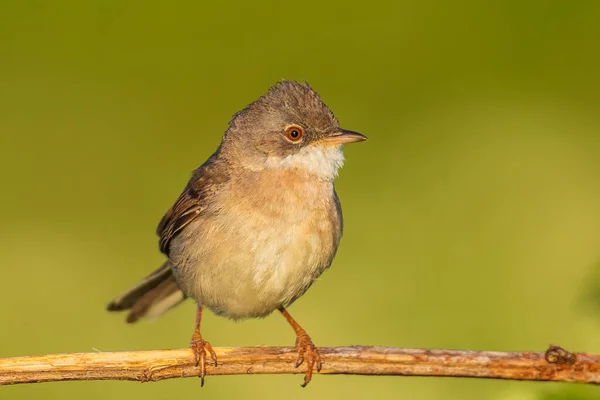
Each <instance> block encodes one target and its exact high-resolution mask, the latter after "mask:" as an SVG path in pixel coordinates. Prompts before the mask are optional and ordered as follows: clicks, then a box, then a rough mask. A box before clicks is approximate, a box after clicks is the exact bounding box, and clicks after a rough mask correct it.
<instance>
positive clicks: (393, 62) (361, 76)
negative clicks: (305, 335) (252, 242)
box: [0, 0, 600, 400]
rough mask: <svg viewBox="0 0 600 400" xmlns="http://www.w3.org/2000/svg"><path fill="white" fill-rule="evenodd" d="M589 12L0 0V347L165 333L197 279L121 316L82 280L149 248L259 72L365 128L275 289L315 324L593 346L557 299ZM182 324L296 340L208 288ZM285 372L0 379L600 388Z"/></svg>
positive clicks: (588, 228)
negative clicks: (339, 229) (315, 248)
mask: <svg viewBox="0 0 600 400" xmlns="http://www.w3.org/2000/svg"><path fill="white" fill-rule="evenodd" d="M599 18H600V3H599V2H597V1H589V0H588V1H577V2H565V1H541V0H539V1H504V2H476V1H470V2H469V1H456V2H446V1H442V0H438V1H429V2H419V1H405V2H393V1H371V2H367V3H364V2H362V3H361V2H345V3H338V4H336V3H327V2H323V1H318V2H317V1H311V0H308V1H303V2H301V3H293V2H288V3H283V2H275V1H254V2H238V3H224V2H221V3H219V2H208V3H205V2H192V1H188V2H171V3H169V2H156V1H148V2H127V1H125V2H121V1H112V0H95V1H94V0H92V1H87V2H77V1H12V2H10V1H5V2H2V3H0V182H1V183H2V184H1V188H2V189H1V191H2V192H1V193H2V196H1V197H0V220H1V221H2V224H1V225H0V252H1V254H2V290H1V291H0V302H1V304H3V308H2V312H1V313H0V326H1V327H2V329H0V356H18V355H28V354H44V353H55V352H75V351H94V350H99V351H109V350H133V349H140V350H141V349H155V348H176V347H184V346H186V345H187V343H188V342H189V338H190V335H191V332H192V329H193V321H194V310H193V309H194V306H193V304H191V303H189V304H185V305H184V306H182V307H180V308H178V309H177V310H174V311H173V312H172V313H170V314H169V315H167V316H165V317H164V318H162V319H160V320H158V321H156V322H154V323H147V322H145V323H140V324H137V325H134V326H127V325H125V324H124V323H123V318H122V316H120V315H114V314H108V313H106V312H105V311H104V305H105V304H106V302H107V301H108V300H109V299H111V298H112V297H113V296H114V295H116V294H118V293H119V292H121V291H122V290H124V289H125V288H127V287H128V286H129V285H131V284H133V283H135V282H136V281H137V280H138V279H139V278H140V277H142V276H144V275H145V274H147V273H148V272H149V271H150V270H152V269H153V268H155V267H157V266H158V265H159V264H160V263H161V260H162V257H161V256H160V254H159V252H158V250H157V241H156V238H155V237H154V228H155V226H156V224H157V222H158V220H159V219H160V218H161V216H162V214H163V213H164V212H165V211H166V210H167V208H168V207H169V206H170V205H171V204H172V202H173V201H174V200H175V198H176V196H177V195H178V194H179V192H180V190H181V189H182V188H183V186H184V184H185V183H186V181H187V179H188V176H189V172H190V171H191V170H192V169H194V168H195V167H196V166H197V165H199V164H200V163H201V162H202V161H204V159H205V158H206V157H207V156H208V155H210V154H211V153H212V151H213V150H214V149H215V148H216V146H217V144H218V143H219V140H220V137H221V135H222V132H223V131H224V130H225V128H226V124H227V121H228V120H229V119H230V117H231V115H232V114H233V113H234V112H236V111H237V110H239V109H241V108H242V107H244V106H245V105H246V104H247V103H249V102H251V101H253V100H254V99H256V98H257V97H258V96H259V95H261V94H263V93H264V92H265V91H266V89H267V88H268V86H269V85H271V84H273V83H274V82H276V81H278V80H280V79H281V78H288V79H301V80H302V79H305V80H307V81H309V82H310V83H311V84H312V86H313V87H314V88H315V89H316V90H317V91H319V92H320V94H321V95H322V97H323V98H324V99H325V101H326V102H327V103H328V105H329V106H330V107H331V108H332V109H333V110H334V112H335V113H336V115H337V116H338V118H339V119H340V121H341V122H342V124H343V125H344V127H346V128H348V129H353V130H357V131H359V132H363V133H365V134H366V135H367V136H369V138H370V140H369V141H368V142H366V143H363V144H360V145H356V146H351V147H350V148H348V149H347V151H346V158H347V162H346V166H345V168H344V170H342V173H341V177H340V178H339V180H338V183H337V187H338V193H339V195H340V198H341V200H342V203H343V206H344V214H345V220H346V229H345V237H344V239H343V241H342V244H341V247H340V250H339V252H338V256H337V258H336V260H335V262H334V265H333V268H332V269H331V270H330V271H328V272H326V273H325V274H324V275H323V277H322V278H321V279H320V282H318V283H317V284H316V285H314V286H313V287H312V288H311V290H310V291H309V292H308V293H307V295H305V296H304V297H303V298H302V299H300V300H299V301H298V302H297V303H296V304H295V305H294V306H293V307H292V309H291V312H292V314H293V315H294V317H295V318H296V319H297V320H298V321H300V323H301V324H302V325H303V326H304V327H305V328H306V329H307V330H308V332H309V333H310V334H311V335H312V337H313V338H314V340H315V343H316V344H317V345H322V346H332V345H347V344H373V345H387V346H397V347H428V348H463V349H486V350H507V351H508V350H532V351H533V350H537V351H543V350H545V348H546V346H547V345H548V344H550V343H555V344H560V345H562V346H564V347H565V348H567V349H569V350H572V351H588V352H596V353H598V352H600V312H599V313H598V314H597V315H590V313H584V312H581V311H580V308H579V307H578V306H577V305H576V304H577V301H575V300H576V299H578V298H580V294H581V292H582V290H583V288H584V287H585V285H586V281H588V282H589V280H590V279H597V278H593V277H594V275H593V274H592V269H593V268H592V267H593V266H594V265H595V264H596V263H597V262H598V261H599V260H600V113H599V112H598V109H599V106H600V74H598V71H600V68H599V67H600V65H599V64H600V63H599V56H598V51H597V46H598V39H599V34H600V25H599V24H598V23H597V21H598V19H599ZM590 274H592V275H590ZM203 330H204V331H203V333H204V335H205V337H206V338H207V339H208V340H210V341H211V342H212V344H213V345H214V346H229V345H267V344H268V345H290V344H292V343H293V340H294V338H293V332H292V331H291V329H289V327H288V326H287V324H286V323H285V321H284V320H283V319H282V318H281V317H279V316H276V315H274V316H272V317H269V318H266V319H264V320H258V321H256V320H253V321H247V322H243V323H234V322H231V321H228V320H225V319H222V318H217V317H214V316H213V315H210V314H209V315H208V316H207V317H206V320H205V322H204V324H203ZM300 383H301V377H300V376H248V377H245V376H244V377H208V379H207V385H206V386H205V387H204V388H202V389H200V383H199V380H196V379H182V380H172V381H168V382H162V383H158V384H149V385H139V384H135V383H130V382H70V383H56V384H42V385H21V386H14V387H5V388H1V389H0V398H1V399H31V398H45V399H80V398H82V397H85V398H86V399H87V400H93V399H106V398H111V397H112V398H119V399H121V398H144V399H148V400H150V399H166V398H169V399H170V398H177V397H181V398H183V397H188V398H189V397H190V396H191V397H196V396H201V397H206V398H208V397H214V396H218V397H221V398H240V397H242V396H243V398H245V399H248V400H252V399H261V400H267V399H279V398H281V397H282V395H284V396H285V397H286V399H290V400H291V399H300V398H306V397H307V396H310V397H311V398H313V399H317V398H328V399H330V398H344V399H362V398H365V397H372V398H406V399H464V400H467V399H481V398H486V399H537V398H543V397H540V396H546V397H545V398H546V399H550V398H552V399H559V398H562V399H575V398H584V399H587V398H592V397H594V396H593V393H595V398H597V397H598V394H599V393H598V391H597V390H596V391H594V390H595V388H586V389H581V392H574V391H571V389H570V386H565V385H554V384H535V383H526V382H496V381H476V380H462V379H431V378H401V377H356V376H328V377H319V376H316V377H315V378H314V379H313V382H312V383H311V384H310V385H309V387H308V388H306V389H304V390H301V389H300V387H299V385H300ZM588 393H592V394H589V396H588V397H585V396H586V395H587V394H588ZM549 394H551V396H554V397H548V395H549ZM576 396H579V397H576ZM582 396H583V397H582ZM590 396H591V397H590Z"/></svg>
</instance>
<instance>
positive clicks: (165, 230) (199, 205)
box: [156, 155, 228, 256]
mask: <svg viewBox="0 0 600 400" xmlns="http://www.w3.org/2000/svg"><path fill="white" fill-rule="evenodd" d="M227 178H228V177H227V175H226V174H225V173H224V169H223V168H220V166H219V165H218V161H217V159H216V155H213V156H212V157H211V158H209V159H208V160H207V161H206V162H205V163H204V164H202V166H200V168H198V169H197V170H195V171H194V173H193V175H192V178H191V179H190V181H189V182H188V184H187V186H186V187H185V189H184V190H183V192H182V193H181V195H179V198H178V199H177V201H176V202H175V204H174V205H173V207H171V208H170V209H169V211H167V213H166V214H165V216H164V217H163V218H162V219H161V221H160V223H159V224H158V227H157V228H156V234H157V235H158V236H159V247H160V251H161V252H163V253H164V254H166V255H167V256H168V255H169V245H170V243H171V240H173V238H174V237H176V236H177V235H178V234H179V233H180V232H181V231H182V230H183V229H184V228H185V227H186V226H187V225H189V223H190V222H192V221H193V220H194V219H195V218H196V217H197V216H198V215H200V214H202V213H203V212H205V211H206V209H207V206H208V204H209V203H210V201H211V198H212V197H213V196H214V193H215V192H216V191H217V190H218V189H219V187H220V186H221V185H222V184H223V183H225V182H226V181H227Z"/></svg>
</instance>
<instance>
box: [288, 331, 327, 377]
mask: <svg viewBox="0 0 600 400" xmlns="http://www.w3.org/2000/svg"><path fill="white" fill-rule="evenodd" d="M296 348H297V349H298V358H297V359H296V362H295V364H294V366H295V367H296V368H298V367H300V366H301V365H302V363H304V361H305V360H306V374H305V375H304V383H303V384H302V387H306V385H308V383H309V382H310V380H311V379H312V374H313V369H314V368H316V369H317V372H321V367H322V366H323V363H322V362H321V355H320V354H319V350H317V347H316V346H315V345H314V344H313V342H312V340H311V339H310V337H309V336H308V335H307V334H300V335H298V337H297V339H296Z"/></svg>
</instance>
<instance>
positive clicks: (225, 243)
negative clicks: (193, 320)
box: [171, 186, 341, 319]
mask: <svg viewBox="0 0 600 400" xmlns="http://www.w3.org/2000/svg"><path fill="white" fill-rule="evenodd" d="M330 190H331V191H332V190H333V187H332V186H331V189H330ZM329 197H331V198H332V193H330V194H329ZM288 200H289V199H288ZM287 205H288V206H289V205H290V204H289V203H288V204H287ZM291 206H292V207H296V209H293V210H292V212H287V211H286V210H285V209H283V210H279V209H277V213H276V214H277V215H274V214H273V213H272V212H259V211H257V210H256V209H254V210H253V209H252V208H250V209H249V208H248V204H244V203H241V205H240V206H237V205H232V206H231V207H230V208H228V211H227V213H219V214H218V215H212V216H206V217H204V218H203V217H199V218H197V219H196V220H195V221H193V222H192V223H191V224H190V226H188V227H187V228H186V229H185V232H184V233H182V234H181V235H180V236H179V237H177V238H176V240H174V242H173V243H172V247H171V260H172V261H173V262H174V264H175V266H174V272H175V276H176V277H177V280H178V282H179V283H180V285H181V286H182V289H183V290H184V292H185V293H186V294H187V295H188V296H190V297H192V298H194V299H195V300H196V301H197V302H198V303H199V304H201V305H202V306H205V307H208V308H209V309H211V310H212V311H214V312H215V313H217V314H219V315H223V316H225V317H229V318H233V319H241V318H248V317H262V316H266V315H268V314H269V313H271V312H272V311H274V310H275V309H277V308H278V307H280V306H282V305H289V304H290V303H291V302H293V301H294V300H295V299H297V298H298V297H299V296H301V295H302V294H303V293H304V292H305V291H306V290H307V289H308V288H309V286H310V285H311V284H312V283H313V282H314V280H315V279H316V278H317V277H318V276H319V275H320V274H321V273H322V272H323V271H324V270H325V269H327V268H328V267H329V266H330V264H331V261H332V259H333V256H334V255H335V251H336V249H337V246H338V243H339V239H340V235H341V226H340V225H341V219H340V217H339V215H338V210H337V208H336V205H335V202H333V201H327V202H323V203H321V204H317V205H306V204H303V205H301V204H296V205H294V204H292V205H291ZM263 211H264V210H263ZM271 211H273V210H271Z"/></svg>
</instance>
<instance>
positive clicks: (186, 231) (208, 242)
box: [107, 81, 367, 386]
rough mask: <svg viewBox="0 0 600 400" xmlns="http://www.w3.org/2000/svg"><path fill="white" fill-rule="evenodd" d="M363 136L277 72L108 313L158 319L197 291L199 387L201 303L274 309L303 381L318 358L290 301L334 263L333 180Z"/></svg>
mask: <svg viewBox="0 0 600 400" xmlns="http://www.w3.org/2000/svg"><path fill="white" fill-rule="evenodd" d="M366 139H367V138H366V137H365V136H363V135H361V134H360V133H356V132H352V131H347V130H344V129H342V128H340V125H339V123H338V120H337V119H336V117H335V116H334V115H333V113H332V112H331V110H330V109H329V108H328V107H327V106H326V105H325V103H323V101H322V100H321V98H320V97H319V95H318V94H317V93H316V92H315V91H314V90H313V89H312V88H311V87H310V86H309V85H308V84H307V83H298V82H293V81H282V82H280V83H278V84H276V85H275V86H273V87H271V88H270V89H269V91H268V93H267V94H265V95H264V96H262V97H261V98H259V99H258V100H256V101H255V102H254V103H252V104H250V105H249V106H247V107H246V108H245V109H244V110H242V111H240V112H238V113H237V114H235V115H234V117H233V119H232V120H231V122H230V123H229V127H228V129H227V131H226V132H225V134H224V135H223V140H222V141H221V144H220V146H219V147H218V148H217V150H216V152H215V153H214V154H213V155H212V156H211V157H209V159H208V160H207V161H206V162H205V163H204V164H202V165H201V166H200V167H199V168H198V169H196V170H195V171H194V172H193V175H192V177H191V179H190V181H189V182H188V184H187V186H186V187H185V189H184V190H183V193H181V195H180V196H179V198H178V199H177V201H176V202H175V204H174V205H173V206H172V207H171V209H170V210H169V211H167V213H166V215H165V216H164V217H163V219H162V220H161V221H160V223H159V225H158V229H157V234H158V236H159V237H160V240H159V245H160V250H161V252H163V253H164V254H165V255H166V256H167V258H168V259H167V261H166V262H165V263H164V264H163V265H162V266H161V267H160V268H159V269H157V270H156V271H154V272H153V273H151V274H150V275H148V276H147V277H146V278H145V279H144V280H143V281H142V282H140V283H139V284H138V285H137V286H135V287H133V288H131V289H130V290H128V291H127V292H125V293H123V294H122V295H121V296H119V297H117V298H116V299H114V300H113V301H112V302H111V303H110V304H109V305H108V307H107V308H108V310H110V311H120V310H130V311H129V315H128V317H127V322H135V321H137V320H138V319H139V318H141V317H156V316H159V315H161V314H163V313H164V312H166V311H167V310H169V309H171V308H172V307H174V306H176V305H177V304H179V303H180V302H182V301H183V300H184V299H185V298H187V297H191V298H192V299H194V300H195V301H196V302H197V303H198V309H197V315H196V329H195V330H194V334H193V336H192V342H191V349H192V351H193V352H194V355H195V358H196V365H200V377H201V378H202V384H204V376H205V375H206V362H207V354H209V355H210V356H211V358H212V360H213V361H214V364H215V366H216V365H217V358H216V355H215V352H214V351H213V349H212V347H211V345H210V344H209V342H207V341H205V340H204V338H203V337H202V335H201V334H200V321H201V318H202V310H203V308H204V307H206V308H208V309H210V310H212V311H213V312H215V313H216V314H217V315H222V316H224V317H227V318H231V319H235V320H238V319H243V318H257V317H265V316H267V315H269V314H270V313H271V312H273V311H274V310H279V311H280V312H281V313H282V314H283V316H284V317H285V318H286V319H287V321H288V322H289V323H290V325H291V326H292V328H293V329H294V331H295V332H296V337H297V339H296V348H297V350H298V359H297V361H296V364H295V365H296V367H299V366H300V365H301V364H302V363H303V362H304V361H306V367H307V370H306V375H305V377H304V384H303V385H302V386H306V384H308V382H309V381H310V380H311V377H312V372H313V368H314V367H316V369H317V371H319V370H320V369H321V359H320V356H319V352H318V350H317V348H316V347H315V346H314V344H313V343H312V340H311V338H310V336H309V335H308V334H307V333H306V331H305V330H304V329H302V328H301V327H300V325H299V324H298V323H297V322H296V321H295V320H294V319H293V318H292V316H291V315H290V314H289V313H288V311H287V310H286V309H285V307H287V306H289V305H290V304H292V303H293V302H294V301H295V300H296V299H297V298H298V297H300V296H302V295H303V294H304V293H305V292H306V290H307V289H308V288H309V287H310V285H312V283H313V282H314V281H315V279H317V278H318V277H319V275H321V274H322V273H323V271H325V270H326V269H327V268H329V266H330V265H331V261H332V260H333V257H334V256H335V253H336V250H337V248H338V245H339V243H340V239H341V237H342V226H343V223H342V210H341V208H340V201H339V199H338V196H337V194H336V192H335V189H334V186H333V181H334V179H335V177H336V176H337V174H338V169H339V168H340V167H341V166H342V164H343V161H344V156H343V153H342V149H341V147H342V145H343V144H345V143H352V142H360V141H363V140H366Z"/></svg>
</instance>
